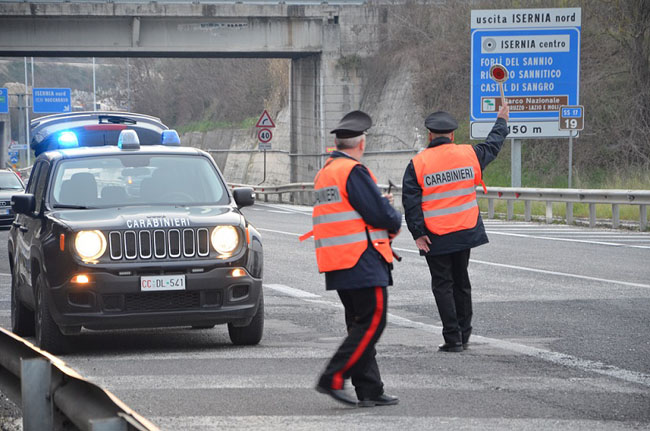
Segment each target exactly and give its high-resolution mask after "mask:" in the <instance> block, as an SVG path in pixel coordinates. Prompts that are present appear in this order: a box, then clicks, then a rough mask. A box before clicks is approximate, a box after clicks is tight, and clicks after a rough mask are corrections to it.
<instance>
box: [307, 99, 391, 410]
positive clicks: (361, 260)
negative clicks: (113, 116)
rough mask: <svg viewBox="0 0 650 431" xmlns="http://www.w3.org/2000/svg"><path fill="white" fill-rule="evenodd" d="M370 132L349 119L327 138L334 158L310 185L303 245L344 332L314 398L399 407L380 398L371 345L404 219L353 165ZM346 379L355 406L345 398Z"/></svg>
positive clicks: (354, 116) (354, 117) (356, 118)
mask: <svg viewBox="0 0 650 431" xmlns="http://www.w3.org/2000/svg"><path fill="white" fill-rule="evenodd" d="M370 126H372V120H371V119H370V117H369V116H368V115H367V114H366V113H364V112H361V111H353V112H350V113H349V114H347V115H345V116H344V117H343V118H342V119H341V121H340V123H339V125H338V126H337V128H336V129H334V130H332V132H331V133H335V134H336V140H335V143H336V151H334V152H332V154H331V156H330V158H329V159H328V160H327V162H326V163H325V166H324V167H323V169H321V170H320V171H319V172H318V174H317V175H316V178H315V179H314V191H315V195H316V202H315V204H314V210H313V226H314V229H313V231H312V232H309V233H308V234H305V235H303V237H301V240H304V239H306V238H308V237H309V236H311V234H312V233H313V235H314V242H315V246H316V261H317V263H318V270H319V271H320V272H322V273H325V285H326V288H327V290H336V291H337V293H338V295H339V297H340V299H341V302H342V303H343V306H344V307H345V323H346V326H347V329H348V335H347V337H346V338H345V339H344V340H343V343H342V344H341V346H340V347H339V348H338V350H337V351H336V353H335V354H334V356H333V357H332V358H331V360H330V362H329V364H328V365H327V366H326V368H325V370H324V371H323V372H322V374H321V376H320V378H319V381H318V384H317V385H316V390H317V391H318V392H321V393H324V394H327V395H330V396H331V397H332V398H334V399H335V400H337V401H339V402H342V403H344V404H348V405H358V406H361V407H374V406H385V405H393V404H397V403H398V401H399V400H398V398H397V397H392V396H389V395H386V394H385V393H384V384H383V383H382V380H381V376H380V374H379V368H378V367H377V361H376V360H375V355H376V351H375V344H376V343H377V341H378V340H379V337H380V335H381V333H382V332H383V330H384V328H385V326H386V306H387V304H388V301H387V291H386V287H387V286H390V285H392V284H393V280H392V277H391V269H392V261H393V255H392V250H391V247H390V240H391V239H392V238H393V237H394V236H395V235H397V233H398V232H399V230H400V227H401V224H402V216H401V214H400V213H399V212H398V211H397V210H395V209H394V208H393V207H392V206H391V200H392V195H382V194H381V192H380V190H379V188H378V187H377V179H376V178H375V176H374V175H373V174H372V172H370V170H369V169H368V168H367V167H366V166H364V165H363V164H361V163H360V162H359V160H360V159H361V156H363V152H364V150H365V148H366V133H365V132H366V130H368V129H369V128H370ZM348 378H351V379H352V384H353V385H354V387H355V390H356V395H357V397H356V399H355V398H354V397H352V396H351V395H349V394H348V393H347V392H346V391H345V390H344V382H345V380H346V379H348ZM357 399H358V401H357Z"/></svg>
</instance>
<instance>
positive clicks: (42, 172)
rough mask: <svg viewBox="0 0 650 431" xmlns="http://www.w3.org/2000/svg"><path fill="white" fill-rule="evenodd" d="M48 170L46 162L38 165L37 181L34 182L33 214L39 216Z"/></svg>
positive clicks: (48, 165)
mask: <svg viewBox="0 0 650 431" xmlns="http://www.w3.org/2000/svg"><path fill="white" fill-rule="evenodd" d="M49 168H50V164H49V163H47V162H42V163H40V165H39V174H38V180H37V181H36V187H35V189H34V200H35V201H36V206H35V208H34V212H35V213H36V214H39V213H40V212H41V208H42V206H43V194H44V192H45V185H46V184H47V171H48V170H49Z"/></svg>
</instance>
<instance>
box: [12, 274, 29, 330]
mask: <svg viewBox="0 0 650 431" xmlns="http://www.w3.org/2000/svg"><path fill="white" fill-rule="evenodd" d="M17 289H18V288H17V287H16V276H15V275H14V272H13V271H11V330H12V331H13V333H14V334H16V335H20V336H21V337H28V336H30V335H34V312H33V311H32V310H30V309H29V308H27V307H25V306H24V305H23V304H22V303H21V302H20V299H19V298H18V292H17Z"/></svg>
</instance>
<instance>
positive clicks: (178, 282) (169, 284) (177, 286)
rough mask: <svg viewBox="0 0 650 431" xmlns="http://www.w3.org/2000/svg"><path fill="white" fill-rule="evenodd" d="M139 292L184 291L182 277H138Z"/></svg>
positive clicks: (183, 279)
mask: <svg viewBox="0 0 650 431" xmlns="http://www.w3.org/2000/svg"><path fill="white" fill-rule="evenodd" d="M140 290H141V291H142V292H154V291H157V290H185V276H184V275H154V276H149V277H140Z"/></svg>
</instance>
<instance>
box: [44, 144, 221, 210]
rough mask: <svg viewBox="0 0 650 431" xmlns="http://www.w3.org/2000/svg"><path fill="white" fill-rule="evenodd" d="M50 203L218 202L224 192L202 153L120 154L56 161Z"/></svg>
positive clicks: (146, 203)
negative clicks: (184, 154) (191, 154)
mask: <svg viewBox="0 0 650 431" xmlns="http://www.w3.org/2000/svg"><path fill="white" fill-rule="evenodd" d="M52 181H53V182H52V187H51V190H52V192H51V195H50V199H51V201H52V205H53V206H54V207H57V206H59V207H65V206H73V207H92V208H107V207H116V206H129V205H199V204H208V205H215V204H217V205H223V204H227V203H228V202H229V197H228V192H227V190H226V188H225V186H224V184H223V183H222V181H221V179H220V178H219V175H218V173H217V171H216V169H215V167H214V166H213V164H212V163H211V162H210V161H209V160H208V159H207V158H205V157H201V156H183V155H148V154H120V155H106V156H97V157H87V158H83V159H68V160H63V161H61V162H60V163H59V164H58V166H57V168H56V173H55V175H54V177H53V179H52Z"/></svg>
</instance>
